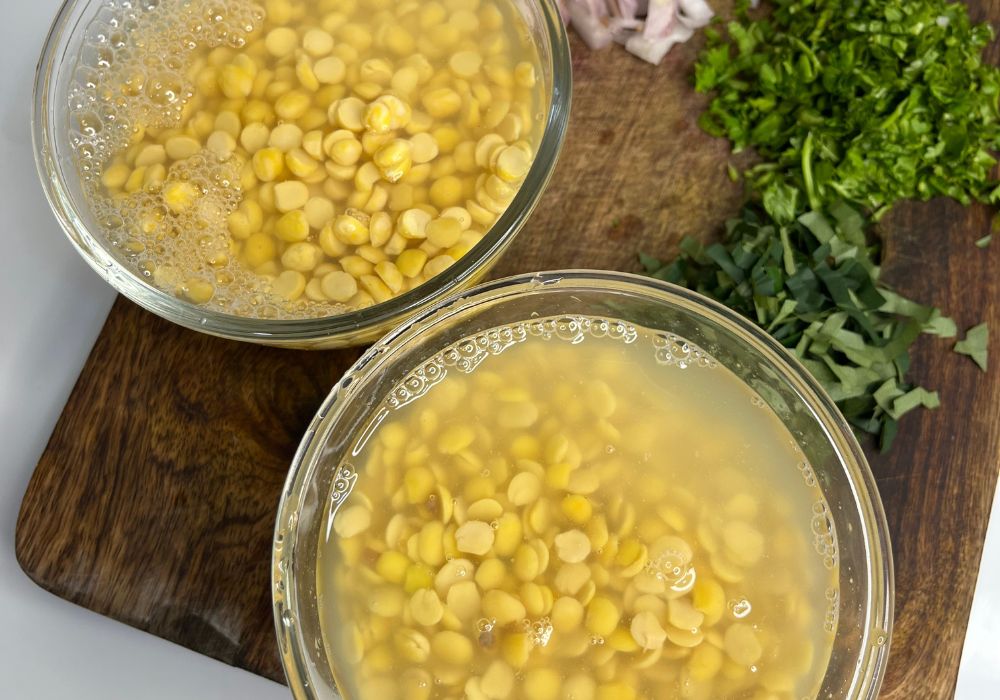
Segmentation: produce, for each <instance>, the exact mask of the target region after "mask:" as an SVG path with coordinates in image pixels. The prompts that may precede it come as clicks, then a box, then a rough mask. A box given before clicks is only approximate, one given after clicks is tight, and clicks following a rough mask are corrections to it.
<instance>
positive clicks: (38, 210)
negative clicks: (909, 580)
mask: <svg viewBox="0 0 1000 700" xmlns="http://www.w3.org/2000/svg"><path fill="white" fill-rule="evenodd" d="M3 5H4V10H5V12H4V18H3V22H2V23H0V66H2V67H3V69H2V71H0V95H2V98H0V100H2V101H0V164H2V167H0V206H2V211H3V220H4V222H5V226H4V228H3V231H2V232H0V246H2V248H0V250H3V254H4V259H5V260H6V261H8V264H7V265H6V267H5V269H4V271H3V274H2V275H0V298H2V299H6V300H7V304H6V305H5V313H4V317H5V318H4V325H3V328H2V330H0V388H2V389H0V532H2V535H3V537H2V543H0V594H2V595H0V629H2V630H3V634H2V635H0V697H4V698H40V699H43V700H47V699H49V698H73V699H74V700H89V699H91V698H93V699H98V698H99V699H100V700H117V699H118V698H122V699H126V698H128V699H134V698H143V699H144V700H158V699H160V698H163V699H164V700H166V699H168V698H169V699H171V700H172V699H174V698H190V699H194V698H216V699H223V698H239V699H241V700H256V699H257V698H262V699H264V698H266V699H273V700H281V699H284V698H286V697H287V691H286V690H285V689H284V688H283V687H282V686H280V685H278V684H276V683H272V682H271V681H268V680H265V679H263V678H260V677H257V676H254V675H252V674H250V673H247V672H245V671H241V670H238V669H235V668H232V667H229V666H226V665H224V664H222V663H219V662H217V661H213V660H211V659H209V658H207V657H205V656H202V655H200V654H196V653H194V652H192V651H189V650H187V649H184V648H182V647H179V646H177V645H174V644H171V643H169V642H166V641H164V640H162V639H158V638H156V637H153V636H152V635H148V634H146V633H144V632H140V631H138V630H135V629H132V628H130V627H127V626H125V625H122V624H120V623H117V622H113V621H112V620H110V619H107V618H105V617H102V616H100V615H97V614H95V613H92V612H90V611H87V610H84V609H82V608H80V607H77V606H75V605H72V604H70V603H67V602H65V601H63V600H60V599H58V598H56V597H55V596H53V595H51V594H49V593H47V592H45V591H43V590H41V589H40V588H38V587H36V586H35V585H34V584H33V583H32V582H31V581H30V580H29V579H28V578H27V576H25V575H24V573H23V572H22V571H21V569H20V567H19V566H18V565H17V562H16V561H15V558H14V526H15V522H16V518H17V512H18V508H19V506H20V502H21V497H22V495H23V494H24V490H25V488H26V486H27V484H28V479H29V478H30V476H31V472H32V470H33V469H34V467H35V463H36V461H37V460H38V457H39V455H40V454H41V452H42V449H43V448H44V446H45V443H46V441H47V440H48V437H49V434H50V432H51V431H52V427H53V426H54V424H55V422H56V419H57V418H58V416H59V413H60V411H61V410H62V407H63V404H64V403H65V401H66V397H67V396H68V394H69V391H70V389H71V388H72V386H73V383H74V382H75V381H76V377H77V375H78V373H79V371H80V368H81V366H82V365H83V362H84V360H85V359H86V357H87V354H88V352H89V350H90V347H91V345H92V344H93V342H94V339H95V338H96V336H97V333H98V331H99V330H100V328H101V325H102V324H103V322H104V318H105V316H106V315H107V312H108V309H109V308H110V306H111V302H112V300H113V298H114V293H113V292H112V290H111V289H110V288H109V287H108V286H106V285H105V284H104V283H103V282H102V281H101V280H100V279H99V278H98V277H97V275H95V274H94V273H93V272H91V271H90V269H89V268H88V267H87V266H86V265H85V264H84V263H83V261H82V260H80V259H79V258H78V257H77V255H76V252H75V251H74V250H73V248H72V247H71V245H70V244H69V242H68V241H67V240H66V239H65V237H64V235H63V233H62V231H61V230H60V229H59V226H58V225H57V224H56V221H55V218H54V217H53V215H52V213H51V212H50V210H49V208H48V205H47V203H46V202H45V199H44V196H43V195H42V190H41V186H40V185H39V184H38V180H37V177H36V175H35V166H34V160H33V156H32V152H31V137H30V131H29V115H30V104H31V87H32V83H33V80H34V67H35V62H36V59H37V56H38V52H39V50H40V47H41V45H42V40H43V39H44V36H45V33H46V31H47V30H48V26H49V23H50V21H51V19H52V17H54V16H55V13H56V10H57V9H58V6H59V1H58V0H29V1H27V2H15V1H14V0H3ZM15 261H16V262H15ZM41 309H45V316H44V317H43V316H42V315H41V312H40V310H41ZM998 522H1000V499H997V500H995V501H994V505H993V517H992V518H991V523H992V524H991V528H990V533H989V535H988V537H987V553H986V555H985V557H984V563H983V567H982V570H981V572H980V580H979V586H978V588H977V593H976V598H975V602H974V604H973V611H972V624H971V626H970V628H969V632H968V637H967V641H966V649H965V654H964V656H963V661H962V668H961V672H960V676H959V685H958V695H957V697H959V698H961V699H962V700H979V699H980V698H982V699H983V700H986V699H987V698H995V697H997V691H996V689H997V688H998V687H1000V533H998V532H997V530H998V527H1000V526H998V525H997V523H998ZM387 700H388V699H387Z"/></svg>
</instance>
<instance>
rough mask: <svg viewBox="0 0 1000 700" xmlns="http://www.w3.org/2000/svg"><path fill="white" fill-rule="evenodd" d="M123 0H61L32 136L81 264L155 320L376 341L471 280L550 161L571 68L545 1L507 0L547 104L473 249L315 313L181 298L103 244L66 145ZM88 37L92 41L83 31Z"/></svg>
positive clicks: (321, 339) (45, 54) (263, 334)
mask: <svg viewBox="0 0 1000 700" xmlns="http://www.w3.org/2000/svg"><path fill="white" fill-rule="evenodd" d="M130 1H131V0H111V1H110V2H109V0H66V2H65V3H64V4H63V6H62V7H61V8H60V10H59V13H58V15H56V18H55V20H54V22H53V23H52V27H51V28H50V30H49V34H48V37H47V38H46V40H45V44H44V46H43V48H42V55H41V58H40V59H39V62H38V67H37V71H36V75H35V90H34V105H33V111H32V118H31V121H32V141H33V143H34V148H35V164H36V166H37V168H38V173H39V176H40V178H41V180H42V186H43V187H44V189H45V195H46V197H47V198H48V200H49V204H50V205H51V206H52V210H53V211H54V212H55V214H56V218H57V219H58V220H59V223H60V225H61V226H62V228H63V230H64V231H65V232H66V235H67V236H69V239H70V240H71V241H72V242H73V245H74V246H75V247H76V249H77V250H78V251H79V253H80V255H82V256H83V258H84V260H86V261H87V263H89V264H90V266H91V267H92V268H93V269H94V270H96V271H97V273H98V274H99V275H101V277H103V278H104V279H105V280H107V281H108V283H109V284H111V286H112V287H114V288H115V289H116V290H118V291H119V292H120V293H122V294H124V295H125V296H126V297H128V298H129V299H131V300H132V301H134V302H135V303H137V304H139V305H140V306H142V307H144V308H146V309H147V310H149V311H152V312H153V313H155V314H157V315H159V316H162V317H163V318H165V319H167V320H169V321H173V322H175V323H178V324H180V325H182V326H186V327H188V328H191V329H194V330H197V331H201V332H204V333H210V334H212V335H217V336H221V337H224V338H231V339H234V340H245V341H252V342H257V343H264V344H268V345H280V346H286V347H299V348H330V347H342V346H348V345H359V344H362V343H367V342H371V341H373V340H375V339H376V338H378V337H379V336H381V335H382V334H384V333H385V332H386V331H388V330H389V329H390V328H392V327H393V326H395V325H397V324H398V323H399V322H400V321H402V320H403V319H404V318H406V317H408V316H410V315H412V314H414V313H416V312H417V311H419V310H420V309H422V308H424V307H425V306H427V305H428V304H430V303H432V302H433V301H434V300H436V299H439V298H441V297H442V296H444V295H445V294H448V293H450V292H454V291H457V290H461V289H465V288H467V287H470V286H472V285H473V284H475V283H476V282H477V281H478V280H479V279H481V278H482V277H483V275H485V273H486V272H487V271H488V270H489V269H490V267H492V266H493V265H494V264H495V263H496V261H497V259H498V258H499V256H500V254H501V253H503V251H504V250H505V249H506V248H507V246H508V245H510V243H511V241H512V240H513V239H514V236H516V235H517V233H518V232H519V231H520V230H521V228H522V227H523V226H524V223H525V221H526V220H527V218H528V216H529V215H530V214H531V212H532V210H533V209H534V207H535V205H536V204H537V203H538V200H539V198H540V197H541V194H542V192H543V190H544V189H545V185H546V184H547V183H548V180H549V177H550V176H551V174H552V170H553V168H554V167H555V163H556V159H557V157H558V155H559V150H560V148H561V147H562V142H563V137H564V136H565V133H566V126H567V122H568V119H569V109H570V96H571V67H570V56H569V43H568V39H567V36H566V29H565V27H564V25H563V23H562V20H561V19H560V17H559V11H558V9H557V8H556V6H555V4H554V2H553V0H512V1H513V4H514V6H515V7H517V8H518V10H519V11H520V13H521V16H522V17H523V19H524V21H525V24H526V26H527V27H528V29H529V30H530V32H531V35H532V36H533V38H534V41H535V44H536V46H537V48H538V54H539V58H540V62H541V71H540V73H541V80H542V81H543V94H548V95H549V97H550V103H549V106H548V110H547V114H546V116H545V127H544V130H543V132H542V138H541V141H540V143H539V146H538V152H537V155H536V156H535V160H534V162H533V164H532V166H531V169H530V170H529V172H528V175H527V177H526V178H525V180H524V183H523V184H522V186H521V188H520V190H518V192H517V195H516V196H515V197H514V199H513V201H512V202H511V204H510V206H509V207H507V210H506V211H505V212H504V213H503V214H502V215H501V216H500V218H499V219H497V221H496V223H495V224H494V225H493V226H492V228H491V229H490V230H489V231H488V232H487V234H486V236H485V237H484V238H483V240H482V241H480V242H479V243H478V244H477V245H476V246H475V247H474V248H473V249H472V250H470V251H469V252H468V253H467V254H466V255H464V256H463V257H462V258H461V259H460V260H458V261H457V262H456V263H455V264H454V265H452V266H451V267H449V268H448V269H447V270H445V271H444V272H442V273H441V274H439V275H437V276H435V277H433V278H432V279H430V280H428V281H427V282H426V283H424V284H422V285H420V286H419V287H417V288H415V289H413V290H411V291H409V292H406V293H404V294H401V295H399V296H397V297H394V298H393V299H390V300H389V301H386V302H383V303H381V304H376V305H374V306H371V307H369V308H367V309H361V310H358V311H352V312H348V313H344V314H338V315H335V316H327V317H324V318H311V319H301V320H270V319H254V318H246V317H241V316H235V315H231V314H225V313H221V312H218V311H213V310H211V309H207V308H205V307H202V306H198V305H195V304H191V303H188V302H186V301H184V300H182V299H179V298H178V297H176V296H174V295H173V294H170V293H168V292H165V291H163V290H161V289H159V288H157V287H155V286H153V285H152V284H150V283H149V282H148V281H147V280H146V279H145V278H144V277H143V276H142V275H140V274H138V273H137V271H136V270H135V269H133V267H131V266H130V265H128V264H127V263H126V262H125V261H124V260H123V259H122V257H121V256H120V254H118V252H117V251H115V250H114V248H113V247H111V246H109V245H107V243H106V240H105V238H104V236H102V234H101V230H100V225H99V224H98V222H97V221H96V220H95V219H94V216H93V214H92V212H91V210H90V207H89V206H88V203H87V201H86V198H85V197H84V193H83V191H82V189H81V186H80V178H79V176H78V173H77V169H76V163H75V159H74V155H73V153H74V149H73V145H72V143H71V142H70V138H71V135H70V122H69V120H70V115H69V87H70V85H71V82H72V80H73V77H74V73H75V72H76V65H77V61H78V58H79V56H80V49H81V46H82V43H83V41H84V39H85V38H86V37H88V36H90V35H91V34H93V33H94V29H93V27H94V26H95V20H100V19H106V18H107V13H108V10H107V8H108V7H109V5H113V6H117V5H120V4H121V3H123V2H130ZM91 38H93V37H91Z"/></svg>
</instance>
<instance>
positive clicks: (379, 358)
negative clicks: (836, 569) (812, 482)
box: [272, 271, 893, 699]
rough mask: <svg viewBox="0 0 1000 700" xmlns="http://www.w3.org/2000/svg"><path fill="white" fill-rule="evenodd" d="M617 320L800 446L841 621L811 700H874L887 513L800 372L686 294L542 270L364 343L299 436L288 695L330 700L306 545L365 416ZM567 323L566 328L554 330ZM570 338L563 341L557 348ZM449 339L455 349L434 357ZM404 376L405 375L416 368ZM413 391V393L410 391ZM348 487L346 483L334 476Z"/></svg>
mask: <svg viewBox="0 0 1000 700" xmlns="http://www.w3.org/2000/svg"><path fill="white" fill-rule="evenodd" d="M578 315H583V316H589V317H598V318H602V319H608V320H620V321H624V322H627V323H631V324H635V325H637V326H643V327H646V328H648V329H652V330H655V331H664V332H670V333H675V334H677V335H679V336H681V337H682V338H684V339H686V340H689V341H691V342H692V343H695V344H696V345H698V346H700V347H701V348H703V349H704V350H705V351H707V352H708V353H709V354H710V355H712V356H713V357H714V358H715V359H716V360H718V362H720V363H721V364H722V365H724V366H725V367H727V368H728V369H729V370H730V371H731V372H732V373H734V374H735V375H736V376H737V377H738V378H739V379H740V380H742V381H743V382H745V383H746V384H747V385H748V386H749V387H750V388H751V389H753V390H754V391H755V392H756V393H757V394H758V395H759V396H760V397H761V398H762V399H763V400H764V401H765V402H766V403H767V404H768V405H769V406H770V407H771V409H772V410H773V411H774V413H775V414H776V415H777V416H778V417H779V419H780V420H781V421H782V423H783V424H784V425H785V426H786V427H787V428H788V430H789V432H790V433H791V434H792V435H793V436H794V438H795V440H796V441H797V442H798V445H799V448H800V449H801V450H802V452H803V453H804V454H805V456H806V458H807V459H808V460H809V463H810V464H811V465H812V467H813V470H814V471H815V475H816V479H817V482H818V484H819V486H820V488H821V489H822V492H823V494H824V496H825V497H826V501H827V504H828V506H829V517H828V520H827V522H825V523H823V526H824V528H826V527H829V528H831V529H832V530H833V533H834V535H835V537H836V543H837V547H838V551H839V557H840V559H839V564H840V601H839V623H838V625H837V630H836V633H835V637H834V642H833V652H832V657H831V659H830V664H829V666H828V668H827V672H826V675H825V677H824V679H823V684H822V692H821V694H820V696H819V697H822V698H850V699H860V698H875V697H876V696H877V694H878V690H879V686H880V685H881V681H882V676H883V672H884V669H885V664H886V660H887V659H888V655H889V637H890V633H891V629H892V614H893V578H892V561H891V556H892V555H891V550H890V547H889V536H888V531H887V525H886V520H885V514H884V512H883V510H882V505H881V502H880V500H879V497H878V492H877V490H876V487H875V481H874V479H873V478H872V474H871V470H870V469H869V467H868V464H867V462H866V460H865V457H864V454H863V452H862V451H861V448H860V446H859V445H858V443H857V441H856V440H855V438H854V436H853V433H852V432H851V430H850V428H849V427H848V425H847V423H846V422H845V421H844V419H843V418H842V417H841V415H840V413H839V411H838V410H837V408H836V406H835V405H834V403H833V402H832V400H831V399H830V398H829V397H828V396H827V395H826V394H825V393H824V392H823V390H822V389H821V388H820V387H819V385H818V384H817V383H816V381H815V380H814V379H813V378H812V377H811V376H810V374H809V373H808V371H807V370H806V369H805V368H804V367H803V366H802V365H801V364H799V363H798V362H797V361H796V360H795V359H794V358H793V357H792V356H791V355H790V354H789V353H788V352H787V351H786V350H785V349H784V348H782V347H781V346H780V345H779V344H778V343H776V342H775V341H774V340H773V339H772V338H771V337H770V336H768V335H767V334H766V333H765V332H764V331H762V330H761V329H760V328H758V327H757V326H755V325H753V324H752V323H750V322H749V321H747V320H746V319H744V318H743V317H741V316H739V315H737V314H736V313H734V312H733V311H731V310H729V309H727V308H725V307H723V306H721V305H719V304H717V303H715V302H713V301H710V300H709V299H706V298H704V297H702V296H700V295H698V294H695V293H694V292H691V291H689V290H686V289H682V288H680V287H675V286H673V285H669V284H666V283H662V282H659V281H656V280H652V279H649V278H644V277H638V276H635V275H628V274H623V273H616V272H599V271H563V272H545V273H538V274H531V275H523V276H518V277H510V278H506V279H501V280H497V281H494V282H489V283H487V284H485V285H481V286H479V287H476V288H474V289H471V290H468V291H465V292H463V293H461V294H457V295H453V296H451V297H449V298H448V299H445V300H443V301H441V302H440V303H438V304H436V305H435V306H434V307H433V308H430V309H427V310H425V311H423V312H422V313H420V314H418V315H417V316H415V317H413V318H412V319H411V320H410V321H408V322H407V323H405V324H404V325H402V326H401V327H399V328H397V329H396V330H394V331H393V332H391V333H390V334H389V335H387V336H386V337H385V338H383V339H382V340H381V341H379V342H378V343H376V344H375V345H374V346H372V347H371V348H370V349H369V350H368V351H367V352H365V354H364V355H363V356H362V357H361V358H360V359H359V360H358V361H357V362H356V363H355V365H354V366H353V367H352V368H351V369H350V370H348V372H347V373H346V374H345V375H344V377H343V378H342V379H341V380H340V382H338V383H337V385H336V386H335V387H334V388H333V390H332V391H331V392H330V395H329V396H328V397H327V399H326V401H325V402H324V403H323V405H322V407H321V408H320V409H319V412H318V413H317V415H316V417H315V418H314V419H313V421H312V424H311V425H310V426H309V429H308V431H307V432H306V435H305V437H304V438H303V440H302V443H301V444H300V446H299V449H298V452H297V453H296V455H295V458H294V461H293V463H292V468H291V471H290V473H289V475H288V480H287V481H286V483H285V487H284V490H283V491H282V496H281V504H280V506H279V509H278V517H277V524H276V528H275V537H274V552H273V561H272V584H273V585H272V594H273V598H274V615H275V622H276V627H277V634H278V640H279V647H280V653H281V658H282V662H283V663H284V668H285V673H286V675H287V677H288V682H289V685H290V687H291V690H292V693H293V695H294V696H295V697H297V698H337V697H340V696H339V695H338V694H337V690H336V685H335V683H334V680H333V678H332V674H331V670H330V668H329V663H328V661H327V660H326V656H325V651H324V646H323V643H322V638H321V636H320V634H321V630H320V621H319V616H318V605H317V580H316V574H317V571H316V559H317V546H318V543H319V541H320V536H321V534H322V532H323V531H324V525H323V524H324V523H325V522H326V520H325V517H324V515H325V513H326V506H327V503H328V499H333V500H334V502H340V500H342V498H343V497H344V495H345V492H346V491H347V490H348V489H349V487H350V484H351V480H352V478H356V477H357V475H351V474H344V473H342V472H343V470H342V469H340V464H341V459H342V457H343V456H344V455H345V454H346V450H348V449H350V446H351V445H353V444H354V440H355V439H356V437H357V435H358V434H359V432H360V430H361V429H362V426H364V425H365V424H366V421H368V420H369V419H370V416H371V412H372V411H373V409H374V408H375V407H376V406H378V405H379V404H380V403H381V401H382V400H383V399H384V398H386V397H387V395H388V394H389V392H391V391H393V390H394V389H396V388H397V385H399V383H400V382H401V381H402V380H403V379H404V378H406V379H407V382H406V384H405V385H404V386H402V387H400V388H399V392H398V393H397V396H403V395H407V392H409V391H417V392H419V389H420V386H419V385H420V384H421V383H422V382H428V381H431V382H432V381H433V380H434V376H433V375H435V374H440V373H441V372H447V371H448V367H449V366H451V367H457V368H459V369H461V368H462V363H463V362H467V361H470V360H471V361H472V362H475V359H476V357H477V356H478V355H479V354H481V353H486V352H490V351H494V352H496V351H499V349H500V346H502V345H504V344H505V343H506V344H509V343H511V342H517V338H516V337H513V336H511V335H510V334H509V333H504V332H501V333H497V332H487V331H490V330H491V329H496V328H498V327H501V326H509V324H518V323H521V322H530V321H532V320H533V319H543V318H552V317H555V318H556V319H557V320H555V321H552V322H550V325H549V326H548V328H550V329H551V332H554V333H557V334H563V333H567V334H571V335H572V334H573V333H576V332H578V330H575V329H574V322H573V320H572V318H571V317H573V316H578ZM564 319H565V320H564ZM567 339H569V338H567ZM460 340H466V341H467V342H463V343H460V344H458V345H456V349H454V350H453V351H449V353H446V354H444V355H443V356H438V357H437V358H435V357H434V356H435V355H437V354H438V353H439V352H441V351H442V350H444V349H446V348H449V346H453V345H455V344H456V343H458V341H460ZM414 370H416V371H414ZM411 384H413V386H411ZM345 477H346V478H345Z"/></svg>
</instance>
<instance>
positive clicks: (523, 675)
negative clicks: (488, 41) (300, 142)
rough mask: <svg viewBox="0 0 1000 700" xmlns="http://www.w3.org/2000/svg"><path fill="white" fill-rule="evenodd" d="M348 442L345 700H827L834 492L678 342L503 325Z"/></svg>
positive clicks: (340, 557)
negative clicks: (826, 493)
mask: <svg viewBox="0 0 1000 700" xmlns="http://www.w3.org/2000/svg"><path fill="white" fill-rule="evenodd" d="M570 327H572V328H576V329H577V330H576V331H575V332H574V333H572V334H566V333H563V332H562V331H563V330H565V329H566V328H570ZM359 433H360V434H361V435H363V438H359V439H357V440H356V441H355V442H354V443H353V444H352V445H351V449H350V450H348V452H347V453H348V454H350V455H352V457H351V458H350V459H348V460H346V461H343V462H341V463H340V465H339V466H338V469H337V472H336V474H335V481H334V486H333V489H332V492H331V496H330V500H329V505H328V507H327V517H328V520H327V522H328V523H329V525H328V526H327V527H326V528H325V531H326V532H327V533H328V538H327V539H325V540H323V541H321V542H320V545H319V550H318V570H317V571H318V573H317V576H318V590H319V596H318V598H319V606H320V621H321V626H322V629H323V636H324V640H325V643H326V649H327V655H328V658H329V660H330V664H331V668H332V669H333V673H334V676H335V678H336V679H337V682H338V685H339V687H340V688H341V691H342V692H343V693H344V696H345V697H346V698H348V699H349V700H356V699H371V700H377V699H381V698H403V699H404V700H427V699H429V698H468V699H469V700H500V699H502V698H525V699H526V700H630V699H637V698H646V699H649V700H665V699H667V698H693V699H708V698H713V699H718V698H733V699H743V698H748V699H754V700H771V699H774V700H800V699H801V698H806V697H816V695H817V693H818V692H819V690H820V684H821V682H822V678H823V675H824V673H825V670H826V667H827V664H828V661H829V658H830V654H831V648H832V643H833V636H834V632H835V629H836V624H837V612H838V590H839V589H838V564H837V552H836V540H835V534H834V532H833V530H832V525H831V521H830V519H829V517H827V516H828V514H829V511H828V510H827V505H826V501H825V500H824V498H823V495H822V493H821V491H820V489H819V487H818V486H817V483H816V480H815V476H814V475H813V473H812V470H811V469H810V467H809V465H808V463H807V462H806V461H805V459H804V457H803V455H802V453H801V451H800V450H799V448H798V447H797V446H796V443H795V441H794V439H793V438H792V436H791V434H790V433H789V432H788V430H787V429H786V428H785V427H784V426H783V424H782V423H781V422H780V420H779V419H778V418H777V416H776V415H775V414H774V413H773V411H772V410H771V409H770V408H769V407H767V405H766V404H765V403H764V401H763V400H761V399H760V397H759V396H757V395H756V394H755V393H753V392H752V391H751V390H750V389H749V388H748V387H747V386H746V385H745V384H744V383H742V382H741V381H740V380H738V379H737V378H736V377H735V375H733V374H732V373H731V372H730V371H729V370H727V369H726V368H724V367H722V366H720V365H719V364H718V363H717V362H716V361H715V360H714V359H712V358H711V357H710V356H708V355H707V354H705V353H704V352H703V351H701V350H699V349H698V348H696V347H695V346H693V345H691V344H690V343H687V342H686V341H684V340H683V339H681V338H678V337H676V336H673V335H669V334H662V333H653V332H650V331H646V330H643V329H641V328H637V327H635V326H631V325H628V324H624V323H618V322H611V321H605V320H600V319H593V318H589V317H573V318H570V319H560V320H556V319H542V320H537V321H533V322H531V323H529V324H526V325H523V326H516V327H504V328H502V329H495V330H494V331H491V332H487V333H484V334H482V335H481V336H479V337H477V338H473V339H467V340H464V341H461V342H460V343H458V344H456V345H455V346H453V347H451V348H449V349H447V350H446V351H444V352H443V353H441V354H439V355H438V356H436V358H434V359H433V360H431V361H430V362H428V363H426V364H425V365H423V366H422V367H421V368H420V369H419V370H417V371H415V372H414V373H412V374H411V375H410V376H408V377H406V378H405V380H404V381H402V382H401V383H400V384H399V385H398V386H397V387H396V388H395V389H394V390H393V391H392V392H391V393H390V394H389V397H388V398H387V399H386V400H385V401H384V402H383V403H382V404H381V405H379V406H378V407H377V410H376V411H375V413H374V414H373V415H372V417H371V419H370V422H369V424H368V425H366V426H365V427H363V428H361V429H359Z"/></svg>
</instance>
